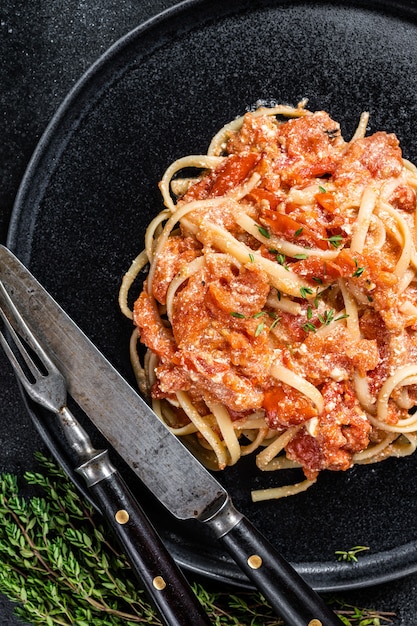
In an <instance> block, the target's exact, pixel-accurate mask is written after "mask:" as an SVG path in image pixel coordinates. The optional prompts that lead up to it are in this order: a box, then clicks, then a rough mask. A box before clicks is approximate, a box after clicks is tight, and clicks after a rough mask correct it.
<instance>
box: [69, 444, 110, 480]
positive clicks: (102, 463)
mask: <svg viewBox="0 0 417 626" xmlns="http://www.w3.org/2000/svg"><path fill="white" fill-rule="evenodd" d="M75 471H76V472H78V474H81V476H82V477H83V478H84V479H85V482H86V483H87V487H92V486H93V485H95V484H96V483H99V482H100V481H102V480H104V479H105V478H108V477H109V476H111V475H112V474H114V473H115V472H116V468H115V467H114V465H113V464H112V463H111V461H110V459H109V453H108V451H107V450H98V451H97V454H95V455H94V456H93V457H91V459H88V461H85V463H83V464H82V465H79V466H78V467H77V468H76V470H75Z"/></svg>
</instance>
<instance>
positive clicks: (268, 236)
mask: <svg viewBox="0 0 417 626" xmlns="http://www.w3.org/2000/svg"><path fill="white" fill-rule="evenodd" d="M258 230H259V232H260V233H261V235H262V237H265V239H271V233H270V232H269V230H268V229H267V228H264V227H263V226H258Z"/></svg>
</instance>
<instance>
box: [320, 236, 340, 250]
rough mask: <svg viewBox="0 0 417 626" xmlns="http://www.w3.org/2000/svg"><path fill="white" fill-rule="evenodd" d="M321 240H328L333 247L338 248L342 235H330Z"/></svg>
mask: <svg viewBox="0 0 417 626" xmlns="http://www.w3.org/2000/svg"><path fill="white" fill-rule="evenodd" d="M323 241H328V242H329V243H330V244H331V245H332V246H333V248H339V247H340V246H341V244H342V243H343V237H342V235H332V236H331V237H328V238H324V239H323Z"/></svg>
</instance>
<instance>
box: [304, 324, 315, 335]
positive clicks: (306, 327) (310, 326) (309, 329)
mask: <svg viewBox="0 0 417 626" xmlns="http://www.w3.org/2000/svg"><path fill="white" fill-rule="evenodd" d="M302 328H303V330H304V331H305V332H306V333H309V332H312V333H315V332H316V331H317V328H316V327H315V326H314V324H313V323H312V322H307V323H306V324H303V326H302Z"/></svg>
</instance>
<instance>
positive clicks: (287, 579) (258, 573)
mask: <svg viewBox="0 0 417 626" xmlns="http://www.w3.org/2000/svg"><path fill="white" fill-rule="evenodd" d="M220 540H221V541H222V542H223V543H224V545H225V546H226V548H227V550H228V551H229V552H230V553H231V554H232V556H233V558H234V559H235V561H236V563H237V564H238V565H239V566H240V567H241V568H242V570H243V571H244V572H245V574H246V575H247V576H248V578H249V579H250V580H252V582H253V583H254V584H255V585H256V587H257V588H258V589H259V590H260V591H261V593H262V594H263V595H264V596H265V598H266V599H267V600H268V602H269V603H270V604H271V606H272V608H273V609H274V610H275V611H276V613H277V614H278V615H279V616H280V617H282V619H283V620H284V621H285V623H286V624H287V626H313V625H314V626H340V624H341V622H340V619H339V618H338V617H337V616H336V615H335V613H334V612H333V611H331V610H330V608H329V607H328V606H327V605H326V604H325V602H324V600H323V599H322V598H321V597H320V596H319V595H318V594H317V593H316V592H315V591H314V590H313V589H312V588H311V587H310V586H309V585H308V584H307V583H306V582H305V580H304V579H303V578H302V577H301V576H300V575H299V574H298V573H297V572H296V570H295V569H294V568H293V567H292V565H290V563H288V561H286V560H285V559H284V558H283V557H282V556H281V555H280V554H279V553H278V552H277V551H276V550H275V549H274V548H273V547H272V546H271V544H270V543H269V542H268V541H267V540H266V539H265V538H264V537H263V535H261V533H259V532H258V531H257V530H256V529H255V528H254V526H253V525H252V524H251V523H250V522H249V520H248V519H247V518H245V517H243V516H242V518H241V520H240V521H239V522H238V523H237V524H236V525H235V526H234V527H233V528H232V529H231V530H229V532H227V533H226V534H225V535H223V536H222V537H221V538H220Z"/></svg>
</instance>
